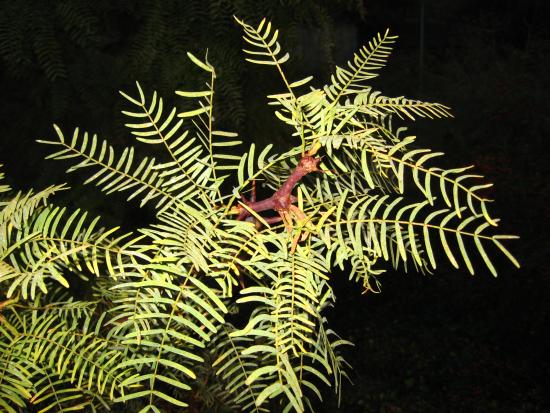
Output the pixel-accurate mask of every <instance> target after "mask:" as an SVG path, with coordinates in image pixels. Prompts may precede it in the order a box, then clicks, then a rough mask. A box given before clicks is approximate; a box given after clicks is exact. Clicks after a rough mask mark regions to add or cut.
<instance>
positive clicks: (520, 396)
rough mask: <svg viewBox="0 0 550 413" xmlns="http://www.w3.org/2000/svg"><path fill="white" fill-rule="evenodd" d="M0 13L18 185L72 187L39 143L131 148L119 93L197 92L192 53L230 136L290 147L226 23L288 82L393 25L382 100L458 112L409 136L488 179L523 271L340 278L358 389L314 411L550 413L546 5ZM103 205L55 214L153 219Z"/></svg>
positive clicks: (122, 5)
mask: <svg viewBox="0 0 550 413" xmlns="http://www.w3.org/2000/svg"><path fill="white" fill-rule="evenodd" d="M0 10H1V11H2V12H1V13H0V58H1V66H0V91H1V96H2V100H3V102H2V105H0V125H1V127H2V131H1V132H2V135H1V136H0V162H2V163H4V164H5V165H6V166H5V170H6V172H7V173H8V175H9V177H10V179H11V183H12V184H14V185H15V186H16V187H20V188H22V189H26V188H29V187H42V186H44V185H45V184H49V183H54V182H56V183H59V182H63V181H66V180H67V179H71V180H72V183H73V186H74V184H77V183H78V182H79V180H78V178H77V179H74V178H67V177H66V176H65V175H63V171H62V169H60V168H61V167H60V166H59V165H57V164H55V165H54V164H51V163H47V162H46V161H43V160H42V157H43V152H42V148H40V147H39V146H38V145H37V144H35V143H33V141H34V139H36V138H40V137H45V136H50V135H51V134H52V133H53V131H52V129H51V123H52V122H56V123H59V124H61V125H62V126H64V127H65V128H71V127H73V126H76V125H79V126H81V127H82V128H83V129H86V130H90V131H91V132H97V133H99V134H100V135H101V136H102V137H106V138H109V140H110V141H111V142H113V143H114V144H115V146H123V145H127V144H128V143H129V140H130V138H129V136H128V134H126V133H125V131H124V128H123V127H122V123H121V119H120V117H119V115H118V113H120V110H121V109H122V105H123V101H122V99H121V98H119V96H118V94H117V93H116V91H117V90H119V89H125V90H128V89H129V88H131V87H132V82H133V80H134V79H138V80H140V82H141V83H142V85H143V86H144V87H145V88H146V89H147V90H149V91H152V90H153V89H157V90H158V91H159V92H160V93H161V94H164V95H165V96H166V97H168V98H171V95H170V94H171V91H172V90H174V89H175V88H185V87H187V88H191V89H192V88H193V85H195V84H196V78H195V76H196V73H195V72H194V71H193V69H192V67H191V66H190V65H188V64H187V62H186V61H185V59H184V55H185V53H184V52H185V51H187V50H190V51H192V52H193V53H195V54H196V55H198V56H204V52H205V50H206V48H207V47H208V48H209V52H208V57H209V59H210V60H211V61H212V63H213V64H214V65H215V66H216V67H217V69H218V73H219V83H218V84H219V85H220V86H221V87H222V89H221V90H220V93H219V97H218V100H219V101H218V108H219V113H218V114H217V121H218V122H219V124H220V125H221V126H222V127H225V128H230V129H233V130H237V131H238V132H240V134H241V136H242V137H243V138H245V139H248V140H250V141H256V142H258V143H260V144H261V143H262V142H266V143H267V142H273V141H275V142H277V144H278V145H285V140H286V137H285V131H284V130H283V129H278V128H277V127H275V128H274V127H273V126H272V122H274V121H275V122H276V120H275V117H274V116H273V115H272V114H271V113H270V112H269V109H264V108H263V106H264V103H265V98H264V96H265V94H267V93H269V92H273V91H277V87H278V86H276V84H275V83H274V80H275V78H274V77H272V76H270V73H268V71H265V72H264V71H263V70H258V68H257V67H253V68H251V67H249V66H246V65H245V64H243V63H242V58H241V55H240V48H241V41H240V32H239V30H238V28H237V26H236V25H235V24H234V23H233V21H232V18H231V16H232V15H233V14H236V15H239V16H241V17H244V18H247V19H252V20H257V19H259V18H260V17H263V16H266V17H268V18H270V19H272V21H273V23H274V24H275V25H276V26H277V27H279V28H280V30H281V33H282V36H283V37H282V39H283V44H285V45H286V46H287V48H288V49H289V51H290V52H291V55H292V56H293V59H292V60H291V63H290V65H289V68H291V69H292V70H294V71H295V73H294V74H295V75H296V76H299V75H300V74H310V73H313V74H315V76H316V79H317V82H318V84H322V83H323V82H324V81H325V80H326V79H327V76H328V74H329V73H330V70H331V67H332V65H333V64H334V63H343V62H344V61H345V60H346V59H347V58H349V57H350V56H351V54H352V52H353V50H354V49H355V48H356V47H358V46H359V45H360V44H361V43H363V42H366V41H368V40H369V39H370V37H371V36H372V35H374V34H375V33H376V32H377V31H382V30H385V28H386V27H390V29H391V30H392V31H393V32H394V33H397V34H399V35H400V41H399V43H398V46H397V50H396V51H395V53H394V56H393V57H392V59H391V61H390V64H389V67H388V68H387V69H386V71H385V72H383V75H382V76H381V77H380V80H379V81H378V80H377V81H378V83H377V84H376V86H377V87H378V88H380V89H381V90H383V91H384V92H385V93H386V94H388V95H389V94H393V95H406V96H408V97H418V98H420V99H426V100H430V101H439V102H442V103H445V104H448V105H449V106H451V107H452V108H453V110H454V114H455V117H456V118H455V119H452V120H448V121H447V120H445V121H441V120H440V121H436V122H423V121H422V122H418V123H416V124H415V125H413V126H412V129H413V131H414V132H415V133H416V134H417V135H418V137H419V138H418V142H419V144H421V145H423V146H425V147H431V148H433V149H434V150H442V151H444V152H446V153H447V162H448V164H449V165H456V166H459V165H463V164H468V163H474V164H476V165H477V169H478V171H480V172H481V173H482V174H484V175H486V176H487V178H488V180H489V181H491V182H494V183H495V187H494V188H492V189H491V192H492V195H493V196H494V197H495V198H496V200H497V202H496V203H495V204H494V210H495V211H496V212H497V214H496V215H498V216H500V217H502V225H503V226H504V228H505V231H504V232H509V233H516V234H518V235H520V236H521V240H520V241H518V242H516V244H515V248H514V247H513V248H512V249H513V251H515V252H516V253H517V256H518V257H519V259H520V261H521V262H522V264H523V268H522V269H521V270H520V271H515V270H513V269H512V268H511V266H509V265H508V264H507V263H504V262H503V263H502V265H501V266H500V267H499V269H500V275H499V277H498V278H497V279H493V278H492V277H491V275H490V274H488V273H479V274H476V276H475V277H470V276H469V275H467V274H466V273H465V271H459V272H456V271H451V270H450V268H449V267H446V266H442V267H441V268H438V271H437V273H436V274H434V275H431V276H421V275H418V274H414V273H409V274H402V273H396V272H391V271H390V272H388V273H387V275H385V276H384V277H383V282H384V289H383V293H382V294H381V295H377V296H361V295H360V289H359V288H355V287H356V286H354V285H350V284H349V283H347V282H346V280H345V274H336V275H335V282H336V285H337V292H338V296H339V302H338V305H337V307H336V308H335V309H334V311H333V313H332V314H331V317H332V318H333V321H334V322H335V325H337V326H338V327H339V332H340V333H341V334H342V335H343V336H344V337H345V338H351V339H352V341H354V342H355V343H356V347H355V348H354V349H353V350H351V351H350V352H349V354H348V361H349V362H350V363H351V364H352V365H353V366H354V367H355V370H354V372H353V374H352V378H353V381H354V382H355V386H354V387H352V386H348V387H347V388H346V389H345V390H344V393H343V396H342V401H341V407H340V408H339V409H338V408H337V407H336V402H337V400H336V398H335V397H334V396H331V394H330V393H329V392H327V394H326V400H325V401H326V403H324V404H319V409H318V411H326V412H336V411H342V412H388V413H389V412H441V411H445V412H547V411H550V399H549V396H548V389H550V374H549V373H548V371H549V369H550V362H549V358H548V349H549V348H550V339H549V335H548V333H547V329H548V327H549V325H550V324H549V322H550V311H549V306H548V301H549V297H550V288H549V276H550V271H549V269H548V261H547V259H548V256H547V254H548V243H547V242H546V239H547V234H548V231H549V230H550V228H549V225H548V222H549V220H548V218H549V215H550V209H549V205H550V199H549V195H548V194H549V183H548V179H547V176H548V172H549V168H548V163H549V162H548V151H547V145H546V142H547V140H548V131H549V130H550V115H549V114H548V110H547V108H548V105H547V102H548V99H549V96H548V91H549V90H550V77H549V76H548V75H547V71H548V67H550V53H549V52H550V33H549V29H548V27H547V21H548V18H549V17H550V2H548V1H547V0H482V1H479V0H477V1H475V0H438V1H435V0H394V1H392V2H388V1H384V0H369V1H365V2H362V1H360V0H347V1H344V0H341V1H336V0H333V1H330V0H325V1H315V0H309V1H308V0H304V1H300V0H263V1H252V0H233V1H229V0H209V1H205V0H186V1H178V0H162V1H160V0H158V1H154V0H146V1H135V2H131V1H125V2H110V1H106V0H97V1H87V0H64V1H40V0H35V1H31V0H26V1H25V0H19V1H17V0H12V1H2V2H0ZM252 71H254V72H252ZM244 102H246V103H247V104H246V106H245V105H244V104H243V103H244ZM101 198H102V197H101V196H97V194H96V193H95V192H94V191H92V190H89V188H86V189H85V190H82V189H78V186H77V189H76V191H75V192H73V194H72V195H71V198H65V199H64V202H66V203H68V204H74V205H77V206H85V207H89V208H90V207H91V208H92V209H94V210H95V211H96V212H98V213H100V214H102V215H107V216H106V217H105V218H106V219H107V220H112V221H114V222H120V221H122V222H124V223H125V224H126V225H127V226H129V227H132V226H134V225H136V224H137V223H139V222H140V221H141V220H143V219H145V218H146V217H147V212H146V211H139V210H137V209H136V208H133V207H125V206H124V201H123V199H122V198H121V199H117V198H115V199H114V200H113V198H110V199H109V200H107V201H102V200H101ZM117 205H121V206H120V207H118V206H117Z"/></svg>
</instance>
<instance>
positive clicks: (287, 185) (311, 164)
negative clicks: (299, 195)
mask: <svg viewBox="0 0 550 413" xmlns="http://www.w3.org/2000/svg"><path fill="white" fill-rule="evenodd" d="M319 162H321V158H314V157H313V156H311V155H309V154H305V155H304V156H303V157H302V159H300V162H298V165H296V168H294V170H293V171H292V173H291V174H290V176H289V177H288V178H287V180H286V181H285V182H284V183H283V184H282V185H281V187H280V188H279V189H278V190H277V191H275V193H274V194H273V195H271V196H270V197H269V198H266V199H263V200H261V201H255V200H250V201H249V200H246V199H244V198H243V203H244V204H245V205H246V206H247V207H248V208H250V209H251V210H253V211H254V212H257V213H260V212H264V211H269V210H273V211H277V212H279V213H280V212H283V211H288V210H289V208H290V206H291V205H292V203H294V202H296V200H297V199H296V197H295V196H293V195H292V190H293V189H294V187H295V186H296V184H297V183H298V182H300V180H301V179H302V178H303V177H304V176H306V175H307V174H309V173H311V172H320V171H321V170H320V169H319ZM253 198H255V196H254V197H253ZM237 208H238V209H237V213H238V214H239V215H238V216H237V220H239V221H242V220H244V219H246V218H248V217H249V216H250V215H251V214H250V212H249V211H247V210H246V209H245V208H244V207H243V206H241V205H239V206H238V207H237ZM268 219H269V222H278V221H279V220H280V218H279V217H276V219H277V221H273V219H271V218H268Z"/></svg>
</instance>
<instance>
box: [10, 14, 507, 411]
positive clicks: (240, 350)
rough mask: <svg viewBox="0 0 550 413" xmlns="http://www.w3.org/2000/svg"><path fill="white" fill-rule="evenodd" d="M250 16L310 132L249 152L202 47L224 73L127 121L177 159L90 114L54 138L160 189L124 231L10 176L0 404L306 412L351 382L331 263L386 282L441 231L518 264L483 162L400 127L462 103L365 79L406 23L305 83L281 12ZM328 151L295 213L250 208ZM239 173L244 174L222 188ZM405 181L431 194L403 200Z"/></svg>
mask: <svg viewBox="0 0 550 413" xmlns="http://www.w3.org/2000/svg"><path fill="white" fill-rule="evenodd" d="M237 21H238V23H239V24H240V25H241V26H242V28H243V30H244V36H243V38H244V41H245V44H246V48H245V50H244V52H245V54H246V60H248V61H249V62H252V63H255V64H260V65H268V66H272V67H274V68H275V69H276V70H277V71H278V73H279V74H280V75H281V79H282V81H283V83H284V85H285V86H286V90H285V91H284V92H283V93H280V94H276V95H270V96H268V98H269V101H270V104H272V105H273V106H274V107H275V108H276V110H275V115H276V116H277V117H278V118H279V119H280V120H282V121H283V122H284V123H285V124H288V125H289V126H290V128H291V131H292V132H291V134H292V136H294V137H295V139H296V145H295V146H294V147H291V148H290V149H288V150H287V151H286V152H283V153H273V152H272V151H271V148H272V147H271V145H268V146H267V147H265V148H263V149H262V150H259V151H257V150H256V146H255V145H254V144H252V145H251V146H250V147H249V148H248V149H247V150H246V151H245V152H244V154H243V155H242V156H238V155H235V152H236V147H238V146H239V145H241V142H240V141H239V140H238V139H237V137H236V134H234V133H231V132H226V131H222V130H217V129H216V128H215V126H214V119H213V98H214V93H215V90H216V88H215V84H216V71H215V69H214V67H213V66H212V65H211V64H210V63H209V62H208V59H202V60H201V59H198V58H197V57H195V56H194V55H192V54H190V53H188V56H189V58H190V60H191V61H192V62H193V63H194V64H195V65H196V66H197V67H199V68H200V69H202V70H203V71H204V73H205V75H206V76H207V77H208V80H207V83H206V88H204V89H202V90H195V91H177V92H176V93H177V95H179V96H181V97H183V98H184V99H187V100H190V101H191V102H193V103H192V104H193V105H194V106H192V108H191V109H190V110H186V111H183V112H178V110H177V109H176V108H169V109H166V108H165V106H164V101H163V99H162V98H161V97H159V96H158V95H157V93H156V92H154V93H152V94H151V96H150V97H149V98H147V97H146V94H145V93H144V91H143V89H142V87H141V86H140V85H139V83H138V84H137V91H136V93H135V94H127V93H123V92H121V93H122V95H123V96H124V97H125V98H126V99H127V101H128V104H129V105H131V107H132V109H128V110H125V111H124V112H123V113H124V115H125V116H127V117H128V118H129V121H128V123H127V124H126V126H127V127H128V128H129V129H130V131H131V133H132V134H133V135H134V136H135V138H136V139H137V140H138V141H140V142H142V143H144V144H146V145H155V146H157V147H161V148H164V150H165V152H166V154H167V157H168V160H166V161H162V162H160V161H157V160H155V159H153V158H144V159H141V160H135V159H134V149H133V148H126V149H125V150H124V151H123V152H122V153H121V154H119V155H116V154H115V150H114V149H113V147H112V146H110V145H109V144H108V143H107V142H106V141H103V140H100V139H99V138H98V137H97V136H96V135H92V136H91V135H89V134H88V133H82V132H81V131H80V130H79V129H76V130H75V131H74V132H73V134H72V137H71V138H67V137H65V135H64V133H63V132H62V131H61V130H60V129H59V128H58V127H57V126H56V127H55V132H56V135H57V138H56V139H53V140H42V141H40V142H42V143H44V144H47V145H50V146H51V147H52V148H54V149H53V152H52V154H51V155H50V156H49V158H52V159H57V160H70V161H71V162H72V164H71V166H70V167H69V169H68V171H77V170H83V171H84V170H88V171H89V172H90V174H89V177H88V178H87V179H86V183H90V184H94V185H96V186H97V187H98V188H100V189H101V191H103V192H105V193H114V192H125V193H127V194H128V200H131V199H134V198H136V199H141V201H140V202H141V203H140V205H142V206H143V205H146V204H147V205H150V206H151V207H152V208H154V209H155V212H156V219H155V221H154V222H152V223H150V224H149V225H146V226H144V227H142V228H140V229H139V230H138V231H137V233H121V231H120V230H119V228H101V227H100V226H99V224H98V218H95V219H88V217H87V214H86V213H85V212H82V211H80V210H76V211H74V212H70V211H66V209H65V208H61V207H57V206H55V205H54V204H52V203H51V202H50V201H49V198H50V196H51V195H52V194H54V193H56V192H58V191H60V190H63V189H65V187H64V186H52V187H50V188H47V189H46V190H44V191H41V192H39V193H37V194H35V193H32V192H29V193H26V194H22V193H18V194H16V195H10V196H8V194H11V192H10V189H9V188H8V187H7V186H6V185H1V186H0V191H2V192H3V193H4V195H6V196H5V200H4V201H2V202H1V203H0V208H1V209H0V283H1V284H0V286H1V290H0V291H1V292H2V295H3V296H5V297H4V298H5V299H4V301H2V302H1V303H0V305H1V307H0V309H1V319H0V330H1V335H0V346H1V347H2V352H1V353H0V354H1V355H0V364H1V366H2V368H1V369H0V371H1V373H0V406H2V409H4V410H6V411H8V412H17V411H20V410H22V409H24V408H25V407H26V406H28V405H34V406H36V408H37V409H38V410H40V411H48V410H53V411H64V410H78V409H84V408H90V409H92V410H94V411H101V410H105V409H108V408H109V407H110V406H111V405H113V404H116V403H126V405H127V408H128V409H130V410H132V411H141V412H147V411H154V412H159V411H162V410H165V409H166V410H168V409H169V407H168V405H172V406H176V407H187V406H190V408H194V409H197V410H198V409H199V408H201V407H204V408H205V409H207V410H208V411H216V410H221V409H229V410H238V411H253V412H260V411H270V410H272V409H282V411H296V412H303V411H305V410H306V408H308V406H311V397H312V396H316V397H319V398H321V394H322V393H321V388H320V386H321V384H322V383H325V384H326V385H329V386H333V387H334V390H335V391H336V392H337V393H339V392H340V390H341V386H342V381H343V379H344V378H346V377H347V373H346V369H347V363H346V362H345V360H344V359H343V358H342V355H341V352H340V348H341V347H342V346H344V345H347V344H351V343H349V342H347V341H346V340H343V339H341V338H340V337H339V336H338V335H337V334H336V333H335V332H334V331H333V330H332V329H331V328H330V327H329V326H328V325H327V320H326V317H325V311H326V309H327V308H330V307H331V306H333V305H334V301H335V296H334V293H333V290H332V288H331V283H330V278H331V271H332V270H333V269H334V268H335V267H341V268H346V269H347V270H349V277H350V279H351V280H355V281H356V282H358V283H359V284H360V285H361V288H362V289H363V290H364V291H365V292H367V291H374V292H377V291H379V281H378V277H379V275H380V274H381V273H382V271H383V267H379V266H378V262H379V261H389V262H391V263H392V264H393V265H394V266H395V267H398V266H405V268H406V266H407V265H410V264H411V263H412V264H413V265H414V266H415V267H416V268H417V269H419V270H421V271H431V270H433V269H434V268H435V266H436V262H437V261H438V260H439V257H438V256H437V255H436V254H435V252H434V248H433V244H434V242H435V241H434V239H432V237H433V236H434V234H435V235H437V236H438V239H439V243H440V245H441V247H442V250H443V251H444V253H445V255H446V256H447V258H448V259H449V261H450V262H451V263H452V264H453V265H455V266H457V267H458V265H459V259H461V260H462V261H463V262H464V264H465V265H466V267H467V268H468V270H470V271H471V272H472V273H473V271H474V265H477V261H476V260H472V259H471V258H470V254H471V250H472V249H474V250H476V251H477V252H478V253H479V254H480V257H481V259H482V261H483V262H484V263H485V265H486V267H487V268H488V269H489V270H490V271H491V272H493V273H494V274H496V270H495V266H494V264H493V263H492V261H491V259H490V258H489V255H488V254H487V253H486V248H487V246H488V245H491V246H493V247H496V249H498V250H501V251H502V252H503V253H504V254H505V255H506V256H507V257H508V258H510V260H511V261H512V262H513V263H514V264H516V265H517V262H516V260H515V259H514V258H513V256H512V255H511V254H510V253H509V252H508V251H507V250H506V248H505V247H504V245H503V244H502V242H501V241H502V239H505V238H511V237H510V236H503V235H494V228H495V227H496V226H497V223H498V220H497V219H495V218H493V217H491V216H490V214H489V211H488V208H487V203H488V201H489V200H488V199H486V198H485V197H484V196H483V192H482V189H483V188H484V187H485V186H486V185H487V184H480V183H479V178H480V177H479V176H477V175H474V174H471V173H470V172H467V170H468V168H455V169H441V168H439V167H435V166H430V161H431V160H432V159H433V158H436V157H438V156H440V155H441V154H439V153H433V152H431V151H429V150H427V149H411V148H410V146H411V144H412V143H413V142H414V137H411V136H407V135H406V130H405V129H404V128H397V129H396V128H394V126H393V125H392V118H393V117H396V116H397V117H400V118H403V119H405V118H409V119H415V118H416V117H429V118H438V117H443V116H449V111H448V108H447V107H445V106H443V105H440V104H436V103H425V102H420V101H417V100H410V99H406V98H403V97H398V98H389V97H385V96H383V95H382V94H380V93H379V92H377V91H374V90H373V89H372V88H370V87H369V86H368V85H367V82H368V81H369V80H370V79H372V78H374V77H376V76H377V74H378V72H379V70H380V69H381V68H382V67H383V66H384V64H385V62H386V60H387V58H388V56H389V54H390V52H391V48H392V44H393V43H394V41H395V37H394V36H391V35H390V34H389V33H388V32H386V33H384V34H380V35H378V36H377V37H375V38H374V39H373V40H372V41H371V42H370V43H369V44H368V45H366V46H365V47H363V48H361V49H360V50H359V51H358V52H357V53H356V54H355V55H354V57H353V59H352V60H351V61H350V62H349V63H348V64H347V66H345V67H337V68H336V71H335V73H334V75H333V76H332V77H331V82H330V83H329V84H328V85H326V86H325V87H323V88H320V89H316V88H312V87H310V88H309V90H308V91H305V92H300V91H303V90H304V89H305V88H304V86H305V85H306V84H307V83H308V82H309V81H310V80H311V77H309V78H305V79H301V80H297V81H290V80H289V79H288V78H287V77H286V75H285V72H284V71H283V64H284V63H285V62H286V61H287V60H288V59H289V56H288V54H286V53H283V52H282V51H281V46H280V44H279V42H278V31H277V30H274V29H273V28H272V26H271V23H269V22H267V21H265V20H263V21H262V22H261V23H260V24H259V25H258V26H251V25H249V24H247V23H245V22H244V21H240V20H237ZM318 153H320V154H322V161H321V164H320V168H321V169H322V170H323V172H324V173H316V174H308V175H307V176H305V177H304V178H303V179H302V180H300V181H299V183H298V185H297V188H296V196H295V197H293V198H292V201H293V202H295V203H296V205H293V209H292V210H289V211H293V212H294V213H293V214H290V215H287V216H290V219H289V220H285V221H284V222H278V221H277V220H276V219H268V218H273V217H266V216H262V215H261V214H260V213H259V212H262V213H264V212H263V211H260V210H258V211H255V210H254V209H253V208H248V213H249V216H248V217H247V219H242V220H240V219H236V217H235V211H236V210H242V208H247V201H246V200H245V198H244V196H242V195H241V194H245V193H247V192H248V191H250V190H251V189H252V187H253V186H254V184H255V183H256V182H258V183H261V184H262V185H263V186H264V187H265V188H266V190H273V191H277V190H278V189H279V188H281V187H282V185H283V183H284V181H285V180H286V179H287V178H288V177H289V176H291V175H292V171H293V169H295V168H296V167H297V165H299V162H300V160H301V159H303V157H304V156H305V154H308V156H309V155H314V154H318ZM318 159H319V158H318ZM0 178H1V177H0ZM227 183H233V184H234V185H235V186H234V189H233V191H228V192H227V193H226V191H225V188H226V187H227ZM405 189H413V190H414V189H416V190H417V191H413V193H416V196H417V197H418V196H421V197H422V198H423V199H422V200H419V201H417V202H406V201H405V200H404V199H403V195H404V194H405ZM296 211H299V213H296ZM277 212H280V213H281V212H288V211H281V210H278V211H277ZM433 238H435V237H433ZM468 251H470V252H468ZM458 254H460V255H458ZM457 257H459V258H457ZM88 280H91V282H92V284H93V286H94V287H93V290H92V291H91V292H90V293H89V294H84V296H79V295H78V294H76V293H74V294H69V291H71V289H67V287H69V284H73V285H74V284H75V283H76V284H78V283H81V282H87V281H88ZM235 314H237V316H236V315H235ZM243 318H244V319H245V322H244V323H242V324H240V323H239V322H238V320H239V319H240V320H241V321H242V319H243Z"/></svg>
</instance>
